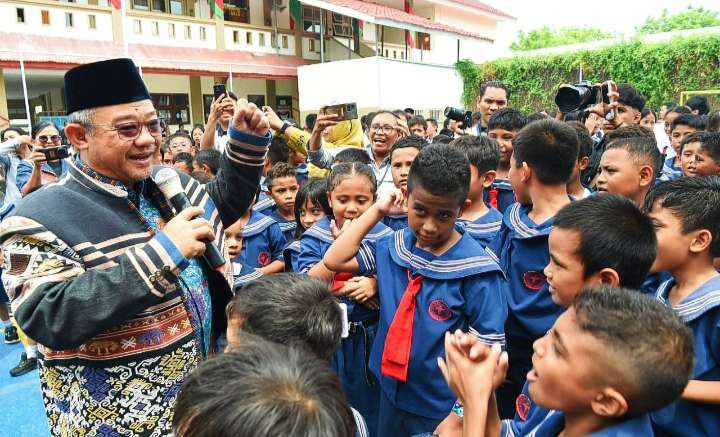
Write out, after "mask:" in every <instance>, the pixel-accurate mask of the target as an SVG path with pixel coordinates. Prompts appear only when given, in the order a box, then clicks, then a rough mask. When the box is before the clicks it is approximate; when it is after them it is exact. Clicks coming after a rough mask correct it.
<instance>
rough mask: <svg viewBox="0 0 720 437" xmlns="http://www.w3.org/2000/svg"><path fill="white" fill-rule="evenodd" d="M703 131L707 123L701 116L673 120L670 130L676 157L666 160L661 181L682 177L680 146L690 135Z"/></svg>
mask: <svg viewBox="0 0 720 437" xmlns="http://www.w3.org/2000/svg"><path fill="white" fill-rule="evenodd" d="M703 129H705V121H704V120H703V119H702V117H700V116H697V115H693V114H680V115H679V116H678V117H677V118H675V119H673V121H672V124H671V128H670V145H671V146H672V148H673V150H674V151H675V156H674V157H672V158H668V159H666V160H665V162H664V165H663V170H662V176H661V178H660V180H661V181H670V180H673V179H677V178H679V177H682V175H683V174H682V168H681V166H680V145H681V143H682V140H683V139H684V138H685V137H686V136H688V135H689V134H691V133H693V132H697V131H701V130H703Z"/></svg>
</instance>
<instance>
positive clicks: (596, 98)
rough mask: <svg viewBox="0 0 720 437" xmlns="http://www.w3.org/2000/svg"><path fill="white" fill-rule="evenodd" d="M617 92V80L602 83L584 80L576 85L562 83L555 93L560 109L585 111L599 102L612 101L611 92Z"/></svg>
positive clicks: (564, 110)
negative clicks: (596, 83)
mask: <svg viewBox="0 0 720 437" xmlns="http://www.w3.org/2000/svg"><path fill="white" fill-rule="evenodd" d="M611 91H613V92H617V85H616V84H615V82H613V81H611V80H608V81H605V82H603V83H602V84H600V85H594V84H593V83H592V82H590V81H587V80H584V81H581V82H579V83H576V84H574V85H569V84H563V85H560V88H559V89H558V92H557V94H556V95H555V104H556V105H557V106H558V109H560V111H562V112H565V113H568V112H572V111H584V110H585V109H587V108H589V107H591V106H594V105H597V104H598V103H607V104H609V103H611V102H612V100H611V96H610V92H611Z"/></svg>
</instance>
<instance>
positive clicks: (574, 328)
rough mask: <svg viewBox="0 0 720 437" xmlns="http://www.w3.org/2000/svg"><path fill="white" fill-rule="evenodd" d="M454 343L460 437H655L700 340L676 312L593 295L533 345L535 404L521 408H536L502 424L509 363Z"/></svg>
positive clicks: (605, 292) (600, 292) (638, 300)
mask: <svg viewBox="0 0 720 437" xmlns="http://www.w3.org/2000/svg"><path fill="white" fill-rule="evenodd" d="M446 343H447V348H446V351H447V352H446V357H447V358H446V360H447V363H446V362H444V361H442V360H439V364H440V365H441V367H443V369H444V374H445V376H446V378H447V380H448V382H449V384H450V386H451V387H453V388H454V389H455V390H456V392H457V393H458V394H459V395H463V396H464V397H465V398H464V399H463V401H464V404H465V422H464V427H465V429H464V430H463V432H464V434H462V435H488V436H535V437H557V436H560V435H575V436H593V437H600V436H602V437H630V436H633V437H635V436H652V435H653V430H652V426H651V423H650V418H649V414H650V413H651V412H652V411H654V410H656V409H658V408H662V407H664V406H666V405H668V404H670V403H671V402H673V401H674V400H675V399H677V398H678V397H679V396H680V395H681V394H682V392H683V389H684V388H685V386H686V385H687V383H688V375H689V374H690V372H691V370H692V365H693V360H692V353H693V344H692V335H691V333H690V332H689V330H688V329H687V328H686V327H685V326H683V324H682V321H681V320H680V318H679V317H677V315H675V314H673V312H672V311H671V310H669V309H668V308H666V307H664V306H663V305H662V304H659V303H658V302H657V301H656V300H654V299H653V298H652V297H651V296H647V295H643V294H641V293H637V292H634V291H633V290H628V289H622V288H620V289H618V288H612V287H609V286H607V285H603V286H601V287H599V288H590V289H585V290H584V291H583V292H581V293H580V294H578V296H577V297H576V298H575V299H574V301H573V303H572V305H571V307H570V308H569V309H568V310H567V311H566V312H565V313H563V314H562V315H561V316H560V317H559V318H558V319H557V321H556V322H555V323H554V325H553V327H552V329H551V330H550V332H548V334H547V335H545V336H544V337H542V338H540V339H538V340H537V341H536V342H535V344H534V345H533V348H534V354H533V360H532V361H533V368H532V370H531V371H530V372H528V375H527V376H528V382H529V397H527V398H525V399H519V400H518V403H519V404H525V405H528V404H529V403H535V404H537V406H538V407H537V408H534V409H532V410H529V411H528V410H524V411H526V413H527V417H526V418H525V419H526V420H524V421H515V420H505V421H502V422H501V421H500V418H499V416H498V414H497V410H496V405H495V402H494V398H493V397H492V390H493V386H494V385H496V384H498V383H499V382H500V381H502V376H503V368H504V367H505V366H506V365H507V361H506V359H507V357H503V356H502V355H501V354H500V350H499V349H495V350H488V348H487V347H486V346H484V345H482V344H478V343H477V341H475V340H474V339H473V338H471V337H470V336H468V335H467V334H462V333H458V334H456V335H448V340H447V342H446ZM459 369H463V370H464V372H465V373H464V374H462V375H461V374H460V370H459ZM470 381H472V382H471V383H469V382H470ZM476 381H482V383H476ZM442 435H443V436H453V435H458V436H459V435H461V433H454V434H453V433H444V434H442ZM682 435H703V434H691V433H687V434H686V433H682Z"/></svg>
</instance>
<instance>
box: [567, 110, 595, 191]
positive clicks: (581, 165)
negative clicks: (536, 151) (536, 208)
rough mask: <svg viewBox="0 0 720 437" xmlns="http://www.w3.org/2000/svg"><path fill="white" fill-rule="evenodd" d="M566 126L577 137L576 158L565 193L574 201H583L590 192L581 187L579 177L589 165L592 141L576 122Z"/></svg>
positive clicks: (582, 127) (580, 124)
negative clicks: (571, 128)
mask: <svg viewBox="0 0 720 437" xmlns="http://www.w3.org/2000/svg"><path fill="white" fill-rule="evenodd" d="M568 124H569V125H570V126H572V127H573V128H574V129H575V133H576V134H577V136H578V158H577V162H576V163H575V169H574V170H573V174H572V176H571V177H570V182H568V184H567V192H568V194H569V195H571V196H572V197H573V198H575V199H584V198H586V197H588V196H589V195H590V194H592V192H591V191H590V190H589V189H588V188H587V187H585V186H583V184H582V181H581V179H580V175H581V174H582V172H583V171H584V170H585V169H586V168H587V166H588V165H589V164H590V154H591V153H592V147H593V140H592V137H590V134H589V133H588V130H587V128H586V127H585V125H584V124H582V123H580V122H578V121H572V122H568Z"/></svg>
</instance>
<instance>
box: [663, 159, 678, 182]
mask: <svg viewBox="0 0 720 437" xmlns="http://www.w3.org/2000/svg"><path fill="white" fill-rule="evenodd" d="M678 158H679V157H678ZM674 162H675V157H672V158H668V159H666V160H665V162H663V168H662V171H661V172H660V176H658V181H662V182H664V181H671V180H673V179H678V178H681V177H683V172H682V168H679V167H675V166H674V165H673V163H674Z"/></svg>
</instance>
